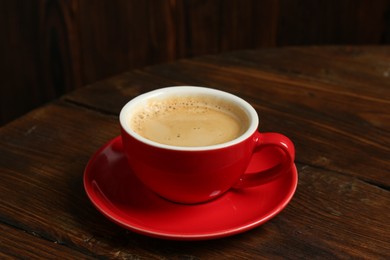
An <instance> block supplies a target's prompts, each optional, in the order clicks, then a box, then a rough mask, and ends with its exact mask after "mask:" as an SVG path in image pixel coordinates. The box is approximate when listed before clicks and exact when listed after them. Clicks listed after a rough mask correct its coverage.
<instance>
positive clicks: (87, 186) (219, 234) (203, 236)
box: [83, 135, 298, 241]
mask: <svg viewBox="0 0 390 260" xmlns="http://www.w3.org/2000/svg"><path fill="white" fill-rule="evenodd" d="M121 139H122V137H121V136H120V135H119V136H117V137H115V138H113V139H111V140H109V141H107V142H106V143H105V144H104V145H102V146H101V147H99V149H97V151H96V152H95V153H94V154H93V155H92V156H91V158H90V159H89V160H88V163H87V165H86V167H85V169H84V173H83V185H84V190H85V192H86V194H87V196H88V198H89V200H90V201H91V202H92V204H93V205H94V206H95V208H96V209H97V210H98V211H99V212H100V213H101V214H103V215H104V216H105V217H106V218H108V219H109V220H110V221H112V222H114V223H116V224H117V225H119V226H121V227H122V228H125V229H127V230H130V231H134V232H136V233H138V234H142V235H146V236H149V237H154V238H160V239H167V240H182V241H183V240H189V241H195V240H210V239H218V238H223V237H227V236H232V235H236V234H239V233H242V232H245V231H248V230H251V229H253V228H256V227H258V226H260V225H262V224H264V223H266V222H267V221H269V220H271V219H272V218H274V217H275V216H276V215H278V214H279V213H280V212H281V211H282V210H283V209H284V208H285V207H286V206H287V205H288V204H289V203H290V201H291V199H292V197H293V196H294V194H295V191H296V189H297V186H298V170H297V167H296V165H295V163H294V166H293V167H292V169H291V170H290V173H289V174H290V175H291V179H292V181H291V184H290V185H289V190H288V192H286V195H285V196H284V197H283V198H282V199H281V200H280V202H278V203H275V207H274V208H273V209H271V210H269V212H267V213H265V214H264V215H265V216H263V217H261V218H259V219H258V220H256V221H253V222H250V223H248V224H245V225H242V226H239V227H234V228H230V229H229V228H225V229H223V230H221V231H216V232H208V233H200V234H193V233H192V234H180V233H178V232H158V231H153V230H151V229H147V228H142V227H140V226H139V225H132V224H131V223H128V222H125V221H122V220H120V219H118V218H117V217H116V215H118V214H116V213H114V212H112V210H110V209H109V207H107V203H106V202H104V201H102V200H101V199H98V198H97V196H96V192H94V191H93V188H92V187H91V183H90V182H88V176H89V175H90V174H92V173H91V172H92V171H91V170H90V168H91V165H92V164H93V163H94V161H95V160H96V159H97V157H98V155H99V154H100V153H101V152H102V151H104V150H105V149H107V147H110V146H112V145H113V144H114V143H116V142H118V141H121ZM229 192H231V191H227V193H229ZM156 197H158V196H157V195H156ZM160 199H161V200H164V199H163V198H160ZM218 199H219V198H217V199H216V200H218ZM166 201H167V200H166ZM168 202H170V201H168ZM170 203H172V204H177V203H175V202H170ZM205 203H210V202H205ZM202 204H203V203H202ZM180 205H181V206H196V205H185V204H180Z"/></svg>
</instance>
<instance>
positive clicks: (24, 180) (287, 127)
mask: <svg viewBox="0 0 390 260" xmlns="http://www.w3.org/2000/svg"><path fill="white" fill-rule="evenodd" d="M172 85H198V86H208V87H212V88H217V89H222V90H225V91H228V92H231V93H233V94H236V95H238V96H240V97H242V98H244V99H246V100H247V101H248V102H249V103H251V104H252V105H253V106H254V107H255V109H256V110H257V111H258V113H259V117H260V131H262V132H268V131H274V132H280V133H283V134H285V135H287V136H289V137H290V138H291V139H292V140H293V142H294V143H295V146H296V165H297V168H298V175H299V182H298V187H297V190H296V193H295V195H294V197H293V199H292V200H291V202H290V203H289V204H288V206H287V207H286V208H285V209H284V210H283V211H282V212H281V213H280V214H279V215H277V216H276V217H274V218H273V219H271V220H270V221H268V222H266V223H265V224H263V225H261V226H259V227H257V228H255V229H252V230H250V231H247V232H244V233H242V234H238V235H234V236H231V237H226V238H222V239H215V240H206V241H169V240H161V239H156V238H150V237H146V236H143V235H139V234H136V233H134V232H131V231H128V230H126V229H124V228H121V227H119V226H117V225H116V224H114V223H112V222H111V221H110V220H108V219H106V218H105V217H104V216H103V215H102V214H100V213H99V212H98V210H97V209H96V208H95V207H94V206H93V205H92V204H91V202H90V201H89V199H88V198H87V195H86V193H85V191H84V188H83V171H84V168H85V166H86V164H87V162H88V160H89V159H90V157H91V155H92V154H93V153H94V152H95V151H96V150H97V149H98V148H99V147H101V146H102V145H103V144H104V143H106V142H107V141H108V140H110V139H112V138H113V137H115V136H117V135H119V133H120V131H119V124H118V114H119V111H120V109H121V107H122V106H123V105H124V104H125V103H126V102H127V101H128V100H130V99H131V98H133V97H135V96H137V95H139V94H141V93H144V92H146V91H149V90H152V89H155V88H161V87H165V86H172ZM21 94H23V93H21ZM389 151H390V47H388V46H375V47H374V46H367V47H356V46H355V47H350V46H343V47H339V46H334V47H289V48H276V49H261V50H245V51H237V52H232V53H226V54H220V55H213V56H203V57H199V58H194V59H186V60H180V61H176V62H173V63H168V64H163V65H157V66H151V67H147V68H144V69H139V70H134V71H131V72H127V73H124V74H121V75H118V76H115V77H112V78H109V79H107V80H104V81H101V82H97V83H94V84H92V85H89V86H86V87H84V88H82V89H79V90H77V91H75V92H72V93H70V94H68V95H66V96H64V97H62V98H60V99H58V100H55V101H54V102H51V103H49V104H47V105H45V106H43V107H41V108H39V109H36V110H34V111H32V112H30V113H29V114H27V115H25V116H23V117H22V118H19V119H17V120H15V121H13V122H11V123H10V124H8V125H6V126H4V127H2V128H1V129H0V179H1V182H0V197H1V200H0V233H1V236H0V258H3V257H7V256H10V257H14V256H19V257H27V258H35V257H42V258H54V257H56V258H96V257H102V258H131V259H133V258H134V259H144V258H159V259H165V258H168V259H171V258H173V259H175V258H180V259H196V258H206V259H207V258H234V259H236V258H248V259H253V258H271V259H273V258H309V259H311V258H370V259H381V258H382V259H389V258H390V192H389V187H390V178H389V177H390V160H389V159H390V156H389V154H390V153H389Z"/></svg>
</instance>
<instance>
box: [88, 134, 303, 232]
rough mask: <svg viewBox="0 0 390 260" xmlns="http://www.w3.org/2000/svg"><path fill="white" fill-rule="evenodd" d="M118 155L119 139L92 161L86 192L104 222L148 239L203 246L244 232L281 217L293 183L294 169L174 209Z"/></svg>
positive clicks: (292, 189) (96, 155)
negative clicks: (193, 242) (206, 241)
mask: <svg viewBox="0 0 390 260" xmlns="http://www.w3.org/2000/svg"><path fill="white" fill-rule="evenodd" d="M122 149H123V148H122V139H121V137H120V136H119V137H116V138H115V139H113V140H111V141H110V142H108V143H107V144H105V145H104V146H103V147H102V148H100V149H99V150H98V151H97V152H96V153H95V154H94V155H93V157H92V158H91V160H90V161H89V163H88V165H87V167H86V169H85V172H84V187H85V190H86V192H87V195H88V197H89V198H90V200H91V201H92V203H93V204H94V205H95V206H96V208H97V209H98V210H99V211H100V212H101V213H103V214H104V215H105V216H106V217H107V218H109V219H110V220H112V221H113V222H115V223H117V224H119V225H121V226H122V227H124V228H127V229H129V230H132V231H134V232H137V233H140V234H144V235H148V236H152V237H158V238H164V239H174V240H204V239H213V238H220V237H225V236H230V235H234V234H238V233H241V232H244V231H247V230H249V229H252V228H254V227H257V226H259V225H261V224H263V223H265V222H266V221H268V220H270V219H271V218H273V217H274V216H276V215H277V214H278V213H279V212H280V211H282V210H283V208H284V207H285V206H286V205H287V204H288V202H289V201H290V200H291V198H292V196H293V195H294V192H295V189H296V187H297V183H298V174H297V170H296V168H295V167H294V169H293V170H292V171H291V172H289V173H288V174H285V175H283V176H282V177H280V178H278V179H276V180H275V181H272V182H270V183H268V184H265V185H261V186H259V187H256V188H249V189H241V190H231V191H228V192H227V193H226V194H224V195H222V196H221V197H219V198H218V199H216V200H213V201H211V202H208V203H203V204H196V205H183V204H177V203H173V202H170V201H168V200H165V199H163V198H161V197H159V196H158V195H156V194H154V193H153V192H151V191H150V190H148V189H147V188H146V187H145V186H144V185H143V184H142V183H140V181H138V179H137V178H136V177H135V176H134V174H133V173H132V171H131V170H130V168H129V166H128V163H127V160H126V158H125V155H124V154H123V150H122ZM254 160H256V159H254ZM253 163H257V164H259V162H258V161H257V162H253Z"/></svg>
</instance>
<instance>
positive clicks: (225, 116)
mask: <svg viewBox="0 0 390 260" xmlns="http://www.w3.org/2000/svg"><path fill="white" fill-rule="evenodd" d="M130 127H131V128H132V129H133V130H134V131H135V132H136V133H138V134H139V135H141V136H143V137H145V138H147V139H149V140H152V141H155V142H158V143H162V144H168V145H174V146H192V147H194V146H209V145H215V144H220V143H225V142H228V141H231V140H234V139H235V138H237V137H239V136H240V135H242V134H243V133H244V132H245V130H246V129H247V128H248V120H247V116H246V115H245V113H244V112H243V111H242V110H241V109H240V108H238V107H235V106H234V105H232V104H229V103H227V102H225V101H222V100H218V99H216V98H211V97H175V98H167V99H163V100H159V99H156V100H150V101H149V103H148V104H147V105H146V106H145V107H142V108H139V109H137V110H136V111H135V112H134V114H133V115H132V117H131V120H130Z"/></svg>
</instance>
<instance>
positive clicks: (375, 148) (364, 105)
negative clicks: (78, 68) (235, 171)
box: [66, 47, 390, 188]
mask: <svg viewBox="0 0 390 260" xmlns="http://www.w3.org/2000/svg"><path fill="white" fill-rule="evenodd" d="M322 50H323V51H322ZM369 50H371V48H336V47H331V48H321V51H319V50H318V49H317V48H308V50H307V51H303V50H301V49H300V48H286V49H281V50H279V51H278V52H276V51H274V50H269V51H267V50H264V51H256V52H254V51H244V52H235V53H231V54H226V55H219V56H205V57H201V58H196V59H192V60H184V61H180V62H176V63H172V64H164V65H159V66H152V67H149V68H146V69H143V70H138V71H133V72H129V73H126V74H123V75H120V76H117V77H115V78H111V79H108V80H106V81H103V82H99V83H97V84H94V85H91V86H88V87H87V88H85V89H82V90H80V91H76V92H74V93H72V94H71V95H68V96H67V97H66V100H69V101H72V102H77V103H78V104H83V105H86V106H89V107H93V108H96V109H100V110H102V111H107V112H109V113H112V114H118V113H119V111H120V109H121V107H122V106H123V105H124V104H125V103H126V102H127V101H128V100H130V99H131V98H133V97H134V96H136V95H138V94H140V93H142V92H145V91H148V90H151V89H154V88H159V87H164V86H169V85H178V84H179V85H180V84H184V85H187V84H188V85H200V86H208V87H214V88H218V89H222V90H225V91H228V92H231V93H234V94H237V95H239V96H241V97H242V98H244V99H246V100H248V101H249V102H250V103H252V104H253V106H254V107H255V108H256V109H257V111H258V112H259V115H260V120H261V123H260V130H261V131H277V132H281V133H284V134H286V135H288V136H289V137H291V139H292V140H293V141H294V142H295V144H296V147H297V157H296V159H297V161H298V162H301V163H304V164H308V165H313V166H318V167H322V168H325V169H330V170H334V171H337V172H340V173H345V174H348V175H351V176H356V177H358V178H360V179H362V180H366V181H368V182H372V183H376V184H377V185H380V186H383V187H387V188H388V187H390V180H389V178H388V173H389V171H390V162H389V160H388V154H389V149H390V148H389V147H390V131H389V130H390V124H389V122H390V116H389V115H388V111H390V101H389V100H390V91H389V88H390V80H388V78H387V77H385V76H383V75H387V74H386V72H387V71H389V67H388V63H387V61H388V60H390V49H389V48H388V47H383V48H377V49H376V51H374V52H373V54H369V53H370V52H369ZM297 60H298V61H299V62H296V61H297ZM374 60H377V62H373V61H374ZM296 64H298V65H296ZM367 64H372V65H370V66H368V65H367ZM328 68H331V71H327V69H328ZM328 70H329V69H328ZM384 73H385V74H384ZM389 73H390V71H389ZM330 74H331V75H330ZM373 84H374V85H375V87H372V85H373ZM92 93H93V95H92ZM373 155H375V156H373ZM368 158H369V159H368Z"/></svg>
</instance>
